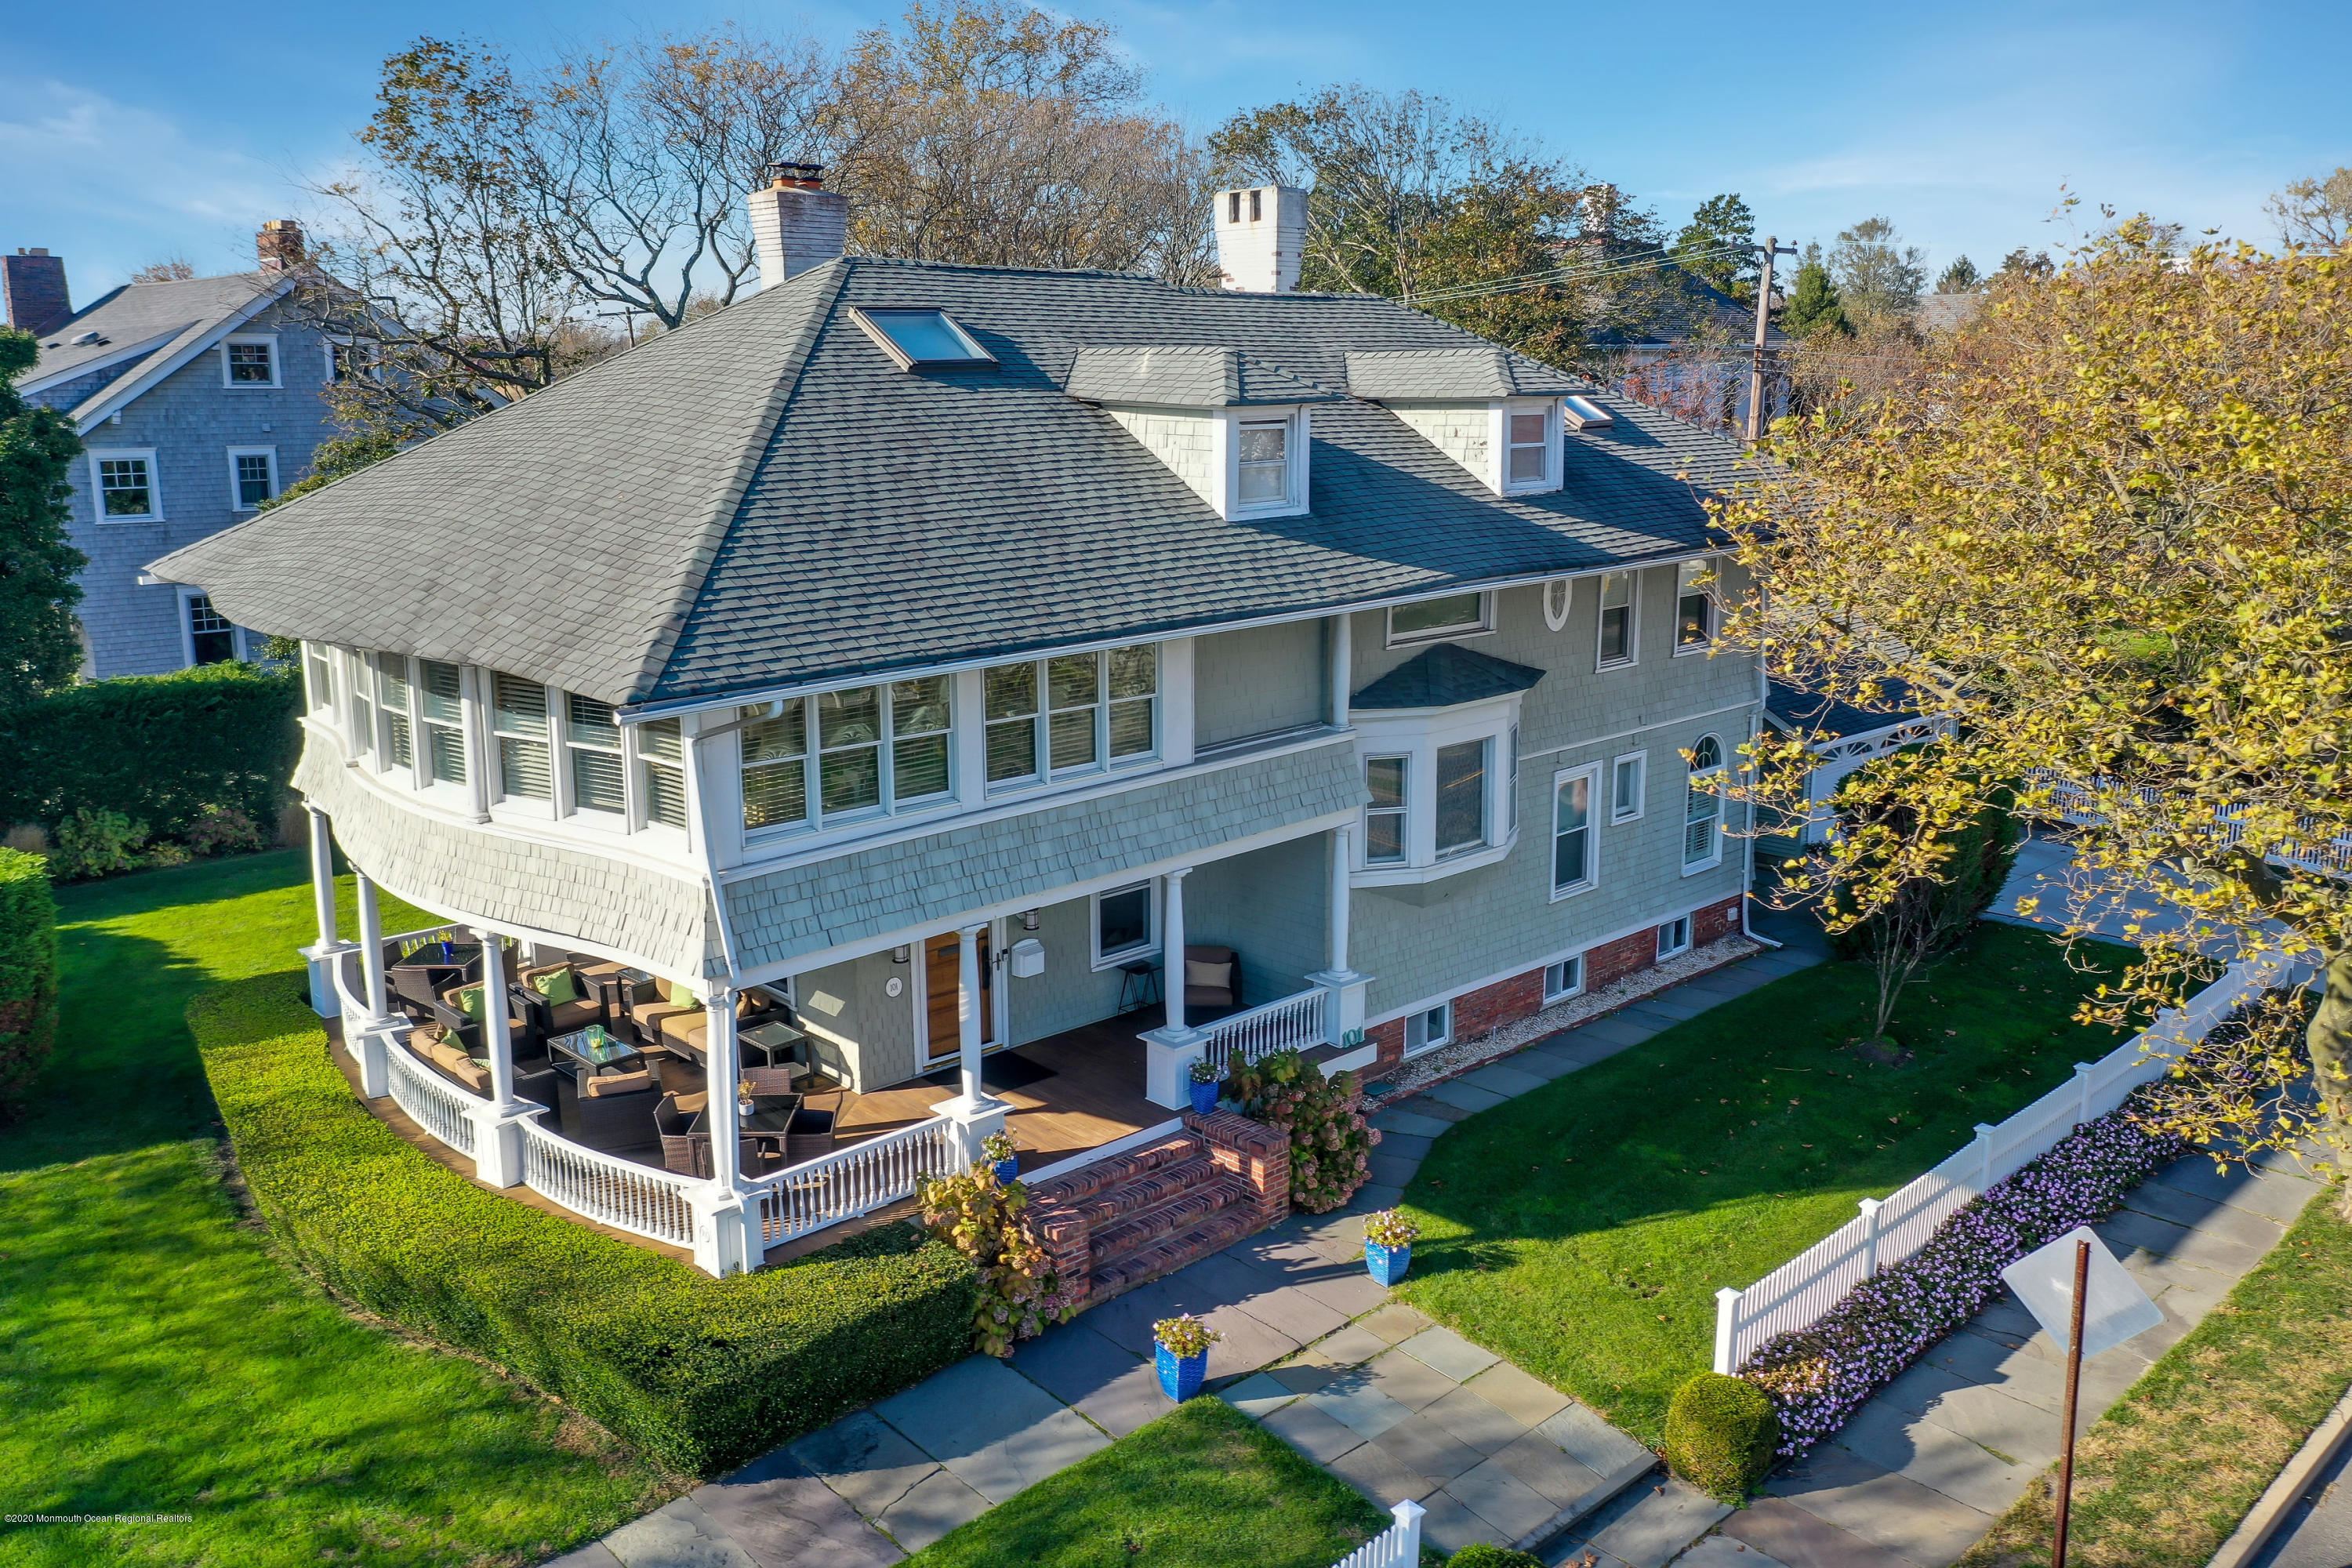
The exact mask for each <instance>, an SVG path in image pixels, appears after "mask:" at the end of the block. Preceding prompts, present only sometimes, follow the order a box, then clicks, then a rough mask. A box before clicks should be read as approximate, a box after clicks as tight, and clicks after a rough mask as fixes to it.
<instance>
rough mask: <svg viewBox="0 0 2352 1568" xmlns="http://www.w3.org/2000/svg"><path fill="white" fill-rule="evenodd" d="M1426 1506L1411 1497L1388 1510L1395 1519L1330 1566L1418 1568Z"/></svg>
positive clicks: (1343, 1567)
mask: <svg viewBox="0 0 2352 1568" xmlns="http://www.w3.org/2000/svg"><path fill="white" fill-rule="evenodd" d="M1427 1511H1428V1510H1425V1509H1423V1507H1422V1506H1421V1505H1420V1504H1419V1503H1417V1502H1415V1501H1413V1500H1412V1499H1411V1498H1407V1499H1405V1500H1404V1501H1402V1502H1401V1503H1399V1504H1397V1505H1396V1506H1395V1507H1394V1508H1392V1509H1391V1510H1389V1514H1390V1517H1391V1518H1393V1519H1394V1520H1395V1521H1396V1522H1395V1523H1394V1524H1392V1525H1391V1526H1389V1527H1388V1528H1387V1529H1386V1530H1383V1531H1381V1532H1380V1533H1379V1534H1378V1535H1375V1536H1373V1537H1372V1538H1371V1539H1370V1541H1367V1542H1364V1543H1363V1544H1362V1545H1361V1546H1359V1547H1357V1548H1356V1549H1355V1550H1354V1551H1353V1552H1349V1553H1348V1555H1346V1556H1345V1557H1342V1558H1340V1559H1339V1561H1338V1562H1337V1563H1332V1564H1331V1568H1420V1563H1421V1516H1422V1515H1423V1513H1425V1512H1427Z"/></svg>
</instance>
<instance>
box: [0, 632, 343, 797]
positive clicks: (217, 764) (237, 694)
mask: <svg viewBox="0 0 2352 1568" xmlns="http://www.w3.org/2000/svg"><path fill="white" fill-rule="evenodd" d="M301 705H302V683H301V680H300V678H299V677H298V676H296V675H295V674H294V673H293V672H291V671H290V670H273V669H261V668H256V667H255V666H253V665H249V664H235V663H230V664H207V665H200V666H198V667H197V668H194V669H184V670H181V671H179V672H178V673H177V674H174V675H126V676H122V677H120V678H118V679H113V680H91V681H85V682H83V683H82V684H80V685H79V686H68V687H67V688H65V689H62V690H58V691H54V692H51V693H49V694H48V695H47V696H45V697H40V698H37V699H36V700H33V701H31V702H27V703H26V704H24V705H23V706H21V707H17V708H9V709H0V756H5V757H6V758H7V759H8V765H7V766H6V767H5V768H0V826H6V825H8V824H10V823H17V822H34V823H38V824H40V825H41V826H43V827H46V828H48V829H50V830H51V831H53V832H54V831H55V830H56V828H57V826H58V823H60V822H62V821H64V820H65V819H66V818H68V817H69V816H73V814H74V813H75V812H76V811H78V810H89V811H91V812H100V811H111V812H118V813H120V814H121V815H122V816H126V817H129V818H130V819H131V821H133V822H143V823H145V824H146V825H147V826H148V829H149V830H150V831H151V832H153V833H156V834H160V835H162V836H163V837H168V838H184V837H186V836H187V834H188V830H189V829H190V828H191V827H192V826H194V824H195V822H196V821H197V819H198V818H199V817H201V816H203V815H204V810H205V807H206V806H208V805H226V806H231V807H234V808H235V809H236V810H238V811H240V812H243V813H244V814H245V815H246V816H248V817H250V818H252V819H253V820H254V821H255V822H257V823H259V824H261V825H262V826H263V828H264V829H265V831H266V830H267V829H268V825H270V824H271V823H274V822H275V821H277V819H278V807H279V805H280V804H281V803H282V802H283V801H284V799H285V796H286V790H287V785H288V782H289V780H290V779H292V777H293V776H294V762H295V758H296V757H297V756H298V755H299V753H300V751H301V733H300V730H299V726H298V725H297V724H296V723H295V719H296V717H297V715H298V714H299V713H300V711H301Z"/></svg>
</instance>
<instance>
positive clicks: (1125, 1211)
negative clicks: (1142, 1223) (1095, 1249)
mask: <svg viewBox="0 0 2352 1568" xmlns="http://www.w3.org/2000/svg"><path fill="white" fill-rule="evenodd" d="M1195 1142H1196V1143H1197V1142H1198V1140H1195ZM1223 1174H1224V1173H1223V1172H1222V1171H1220V1170H1219V1169H1218V1168H1217V1166H1216V1163H1215V1162H1213V1161H1212V1160H1211V1159H1210V1158H1209V1152H1208V1149H1207V1147H1206V1146H1205V1145H1202V1146H1201V1147H1200V1148H1199V1152H1196V1153H1195V1154H1194V1155H1193V1156H1192V1158H1191V1159H1189V1160H1178V1161H1175V1162H1174V1163H1171V1164H1166V1165H1161V1166H1160V1167H1158V1168H1157V1169H1155V1170H1150V1171H1146V1172H1144V1173H1142V1174H1141V1175H1139V1176H1129V1178H1128V1179H1127V1180H1126V1181H1123V1182H1121V1183H1119V1184H1118V1185H1116V1186H1111V1187H1106V1188H1104V1189H1103V1190H1102V1191H1100V1192H1098V1193H1097V1194H1094V1196H1092V1197H1090V1198H1085V1199H1082V1200H1081V1201H1079V1202H1077V1203H1075V1204H1073V1205H1070V1206H1071V1207H1073V1208H1075V1209H1076V1210H1077V1211H1078V1213H1079V1214H1080V1215H1084V1216H1085V1218H1086V1222H1087V1228H1089V1229H1090V1230H1092V1231H1093V1232H1094V1233H1095V1235H1096V1237H1097V1238H1099V1237H1101V1235H1102V1233H1103V1231H1104V1230H1105V1228H1107V1227H1108V1226H1113V1225H1116V1224H1118V1222H1119V1221H1120V1220H1121V1219H1124V1218H1125V1217H1126V1216H1128V1215H1132V1214H1139V1213H1141V1212H1142V1211H1143V1210H1145V1209H1149V1208H1152V1207H1155V1206H1157V1205H1160V1204H1164V1203H1166V1202H1168V1201H1169V1200H1170V1199H1171V1198H1177V1197H1181V1196H1182V1195H1183V1194H1186V1193H1189V1192H1191V1191H1192V1189H1193V1188H1195V1187H1204V1186H1207V1185H1208V1184H1210V1183H1212V1182H1213V1181H1215V1180H1217V1179H1218V1177H1220V1176H1222V1175H1223ZM1097 1245H1099V1242H1098V1243H1097Z"/></svg>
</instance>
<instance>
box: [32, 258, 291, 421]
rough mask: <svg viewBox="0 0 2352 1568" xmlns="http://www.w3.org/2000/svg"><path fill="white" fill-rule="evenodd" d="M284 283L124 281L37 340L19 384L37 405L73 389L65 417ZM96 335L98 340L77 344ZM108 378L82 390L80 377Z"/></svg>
mask: <svg viewBox="0 0 2352 1568" xmlns="http://www.w3.org/2000/svg"><path fill="white" fill-rule="evenodd" d="M286 281H287V277H286V275H285V274H284V273H281V272H231V273H228V274H226V275H225V276H223V277H219V278H184V279H174V280H173V281H171V282H166V283H126V284H124V285H123V286H122V287H121V288H120V289H116V290H114V292H112V293H111V294H104V295H100V297H99V298H98V299H97V300H93V301H91V302H90V303H89V304H88V305H85V306H83V307H82V308H81V309H80V310H77V311H75V312H74V313H73V315H72V317H71V318H70V319H69V320H68V321H66V322H65V323H64V324H63V325H62V326H60V327H58V329H57V330H56V331H52V332H48V333H46V334H44V335H43V336H42V338H41V357H40V358H39V360H38V361H37V362H36V363H35V364H34V366H33V372H32V374H30V375H28V376H26V378H25V380H24V381H23V383H22V384H21V385H22V388H23V390H24V391H25V392H26V394H28V395H32V396H34V397H35V398H37V399H38V400H39V401H43V402H50V403H56V402H57V401H58V400H57V399H56V398H55V396H54V395H52V396H51V397H48V398H42V397H40V394H42V393H43V392H45V391H47V392H52V393H53V392H54V389H56V388H58V387H61V386H68V385H69V384H70V385H71V386H72V392H71V394H70V395H71V397H72V403H71V405H61V406H65V407H66V411H67V412H68V413H70V414H73V415H74V416H76V417H79V416H81V415H82V413H83V411H84V410H83V405H87V404H88V403H89V402H90V401H91V399H92V398H93V397H95V396H98V395H103V394H104V393H105V392H106V391H108V390H109V389H110V388H112V387H114V386H115V385H116V384H118V383H119V382H120V381H121V379H122V378H123V377H124V376H125V375H128V374H138V373H139V372H140V371H142V369H146V368H151V367H155V366H160V365H162V364H163V363H165V362H167V361H169V360H171V359H172V358H173V357H174V356H175V355H177V354H178V353H180V352H181V351H182V350H183V349H185V348H187V347H189V346H190V345H191V344H193V343H194V342H197V341H199V340H200V339H202V338H204V337H205V335H206V334H207V333H209V332H212V331H215V329H217V328H220V327H222V326H225V325H227V324H229V323H230V322H232V321H234V320H235V319H236V318H237V317H240V316H244V315H247V314H249V313H250V312H251V309H252V307H253V306H254V305H255V303H256V302H257V300H259V299H260V298H261V297H262V296H263V295H265V294H268V293H270V292H272V291H273V290H275V289H278V287H279V286H281V285H283V284H284V283H285V282H286ZM92 332H95V333H97V334H98V339H99V341H97V342H88V343H77V342H74V340H75V339H76V338H79V337H83V336H86V335H88V334H89V333H92ZM101 370H104V371H108V372H111V373H112V374H108V375H107V376H105V377H104V379H103V380H101V381H99V382H97V383H96V384H93V385H91V386H89V387H87V388H84V387H82V386H81V385H79V383H80V382H81V381H82V379H83V378H84V377H85V376H88V375H94V374H97V373H98V372H100V371H101Z"/></svg>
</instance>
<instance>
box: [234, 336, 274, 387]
mask: <svg viewBox="0 0 2352 1568" xmlns="http://www.w3.org/2000/svg"><path fill="white" fill-rule="evenodd" d="M221 353H222V354H223V356H224V363H225V365H226V375H225V377H224V379H225V380H226V382H227V383H228V384H229V385H231V386H275V385H277V384H278V344H277V342H276V341H275V340H274V339H270V338H231V339H229V341H228V342H226V343H224V344H222V345H221Z"/></svg>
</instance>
